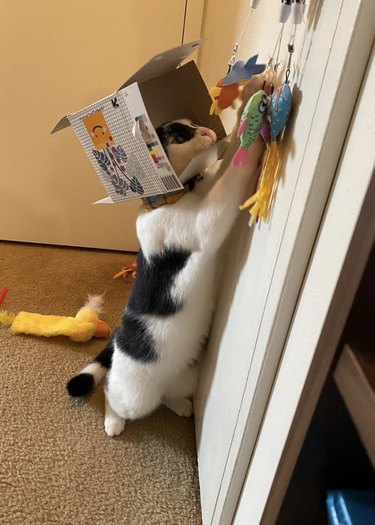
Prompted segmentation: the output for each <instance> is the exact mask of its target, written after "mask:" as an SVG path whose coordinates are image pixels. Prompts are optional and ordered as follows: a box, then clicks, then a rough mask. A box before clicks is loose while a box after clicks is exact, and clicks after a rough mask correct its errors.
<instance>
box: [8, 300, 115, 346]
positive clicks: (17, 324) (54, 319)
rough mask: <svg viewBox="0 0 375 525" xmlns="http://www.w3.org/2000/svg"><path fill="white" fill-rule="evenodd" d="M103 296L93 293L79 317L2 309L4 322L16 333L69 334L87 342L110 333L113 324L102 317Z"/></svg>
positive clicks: (81, 341)
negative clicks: (14, 311) (11, 311)
mask: <svg viewBox="0 0 375 525" xmlns="http://www.w3.org/2000/svg"><path fill="white" fill-rule="evenodd" d="M102 303H103V299H102V297H101V296H89V298H88V301H87V302H86V304H85V305H84V306H83V307H82V308H81V309H80V310H79V311H78V312H77V314H76V316H75V317H67V316H62V315H43V314H35V313H31V312H19V313H18V314H17V315H15V314H10V313H8V312H4V311H3V312H0V324H3V325H10V328H11V331H12V332H13V333H14V334H29V335H37V336H44V337H53V336H57V335H65V336H67V337H69V338H70V339H71V340H72V341H75V342H79V343H86V342H87V341H90V339H91V338H92V337H109V335H110V333H111V329H110V327H109V326H108V325H107V323H105V322H104V321H102V320H101V319H99V313H100V311H101V306H102Z"/></svg>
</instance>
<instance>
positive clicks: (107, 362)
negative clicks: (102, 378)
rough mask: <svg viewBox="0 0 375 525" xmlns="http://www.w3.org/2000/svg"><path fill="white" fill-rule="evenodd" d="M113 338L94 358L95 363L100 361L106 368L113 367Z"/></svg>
mask: <svg viewBox="0 0 375 525" xmlns="http://www.w3.org/2000/svg"><path fill="white" fill-rule="evenodd" d="M113 349H114V347H113V338H111V339H110V340H109V341H108V344H107V346H106V347H105V348H104V350H102V351H101V352H100V354H98V355H97V356H96V357H95V359H93V361H92V362H93V363H100V364H101V365H102V366H104V368H107V369H109V368H111V364H112V356H113Z"/></svg>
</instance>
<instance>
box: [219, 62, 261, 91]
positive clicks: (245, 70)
mask: <svg viewBox="0 0 375 525" xmlns="http://www.w3.org/2000/svg"><path fill="white" fill-rule="evenodd" d="M258 56H259V55H254V56H252V57H251V58H249V60H248V61H247V62H244V61H243V60H237V62H235V63H234V64H233V66H232V67H231V69H230V71H229V73H228V74H227V75H226V76H225V77H224V78H223V82H222V85H223V87H226V86H230V85H231V84H236V83H241V82H247V81H248V80H250V78H251V77H252V76H254V75H259V74H260V73H263V71H264V70H265V69H266V67H267V66H266V64H257V63H256V62H257V60H258Z"/></svg>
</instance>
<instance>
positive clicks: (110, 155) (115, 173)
mask: <svg viewBox="0 0 375 525" xmlns="http://www.w3.org/2000/svg"><path fill="white" fill-rule="evenodd" d="M83 123H84V125H85V127H86V129H87V131H88V133H89V135H90V137H91V140H92V142H93V144H94V146H95V148H96V149H93V150H92V153H93V155H94V157H95V159H96V160H97V162H98V164H99V166H100V169H101V170H102V171H104V173H105V174H106V175H107V176H108V177H109V179H110V181H111V183H112V185H113V187H114V188H115V191H116V193H118V194H119V195H123V196H126V192H127V190H128V189H129V188H130V190H131V191H132V192H133V193H138V194H140V195H143V193H144V190H143V188H142V185H141V183H140V182H139V180H138V179H137V177H135V176H133V177H129V176H128V175H127V172H126V162H127V160H128V156H127V154H126V153H125V151H124V149H123V147H122V146H121V145H118V146H116V144H115V141H114V140H113V137H112V134H111V132H110V129H109V127H108V125H107V122H106V121H105V118H104V115H103V113H102V112H101V111H97V112H95V113H93V114H92V115H89V116H88V117H86V118H85V119H83Z"/></svg>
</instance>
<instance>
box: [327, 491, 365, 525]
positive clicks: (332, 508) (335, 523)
mask: <svg viewBox="0 0 375 525" xmlns="http://www.w3.org/2000/svg"><path fill="white" fill-rule="evenodd" d="M326 503H327V510H328V519H329V523H330V525H374V524H375V490H331V491H329V492H328V493H327V500H326Z"/></svg>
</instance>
